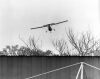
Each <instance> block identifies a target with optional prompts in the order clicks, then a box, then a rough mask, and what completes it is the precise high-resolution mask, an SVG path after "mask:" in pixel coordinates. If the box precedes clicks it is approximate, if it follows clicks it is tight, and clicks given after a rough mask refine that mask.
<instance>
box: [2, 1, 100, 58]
mask: <svg viewBox="0 0 100 79" xmlns="http://www.w3.org/2000/svg"><path fill="white" fill-rule="evenodd" d="M99 7H100V1H99V0H0V56H100V8H99Z"/></svg>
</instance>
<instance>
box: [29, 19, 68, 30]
mask: <svg viewBox="0 0 100 79" xmlns="http://www.w3.org/2000/svg"><path fill="white" fill-rule="evenodd" d="M64 22H68V20H65V21H62V22H58V23H50V24H46V25H43V26H41V27H36V28H30V29H31V30H33V29H38V28H43V27H47V28H48V31H52V28H51V26H53V25H57V24H60V23H64ZM54 30H55V29H54Z"/></svg>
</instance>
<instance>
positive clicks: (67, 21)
mask: <svg viewBox="0 0 100 79" xmlns="http://www.w3.org/2000/svg"><path fill="white" fill-rule="evenodd" d="M64 22H68V20H66V21H62V22H58V23H55V25H56V24H60V23H64Z"/></svg>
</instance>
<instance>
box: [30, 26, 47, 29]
mask: <svg viewBox="0 0 100 79" xmlns="http://www.w3.org/2000/svg"><path fill="white" fill-rule="evenodd" d="M43 27H47V25H43V26H41V27H36V28H30V29H31V30H32V29H38V28H43Z"/></svg>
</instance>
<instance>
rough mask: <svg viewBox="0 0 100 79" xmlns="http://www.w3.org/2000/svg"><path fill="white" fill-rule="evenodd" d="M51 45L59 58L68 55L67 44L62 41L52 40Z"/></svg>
mask: <svg viewBox="0 0 100 79" xmlns="http://www.w3.org/2000/svg"><path fill="white" fill-rule="evenodd" d="M52 44H53V46H54V47H55V49H56V50H57V51H58V52H59V55H60V56H66V55H70V52H69V49H68V45H67V42H66V41H65V40H64V39H58V40H53V41H52Z"/></svg>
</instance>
